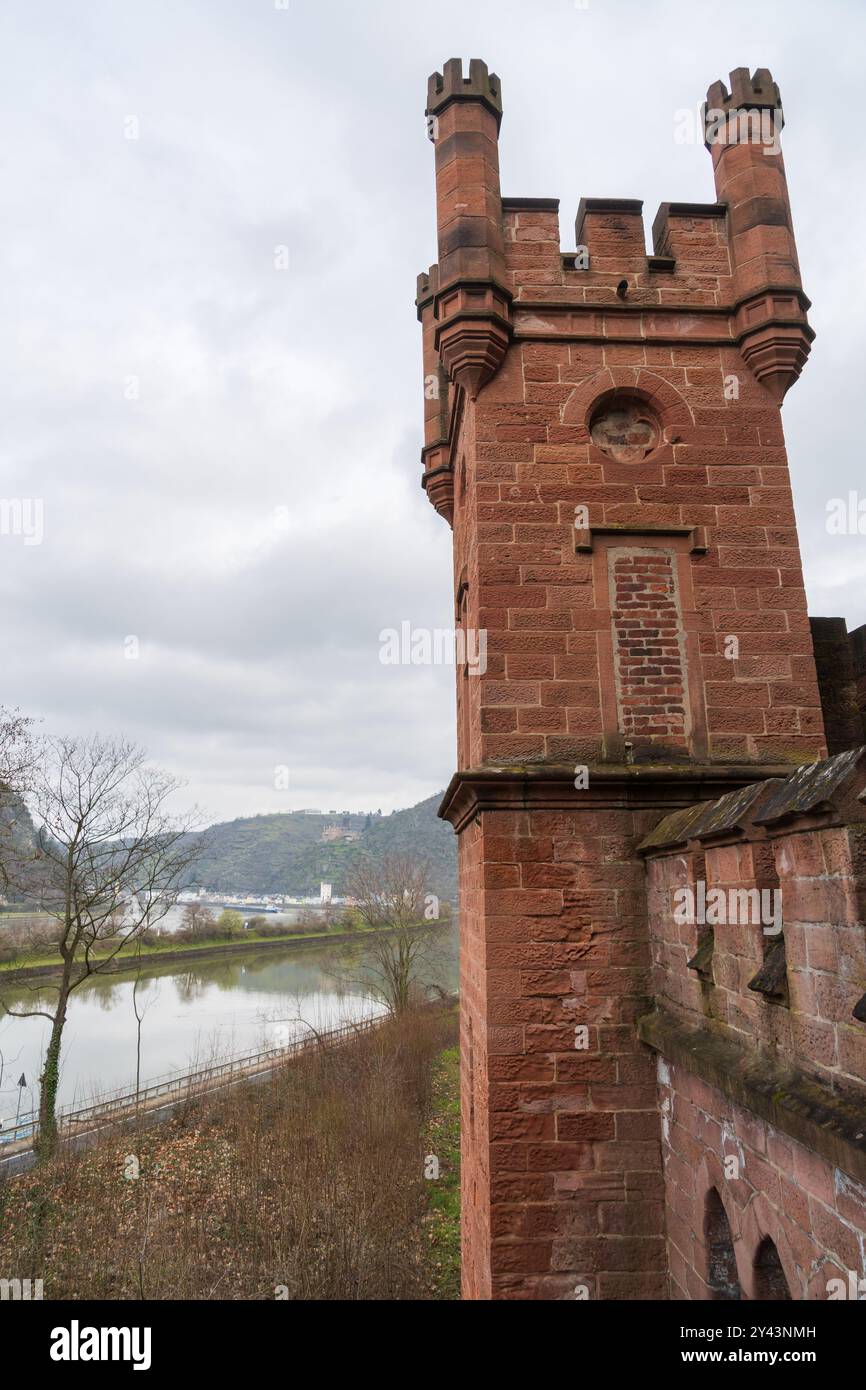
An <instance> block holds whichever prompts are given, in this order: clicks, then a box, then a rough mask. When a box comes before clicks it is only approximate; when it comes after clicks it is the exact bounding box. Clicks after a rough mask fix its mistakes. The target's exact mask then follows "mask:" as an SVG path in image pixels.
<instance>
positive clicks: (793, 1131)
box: [637, 1009, 866, 1183]
mask: <svg viewBox="0 0 866 1390" xmlns="http://www.w3.org/2000/svg"><path fill="white" fill-rule="evenodd" d="M637 1031H638V1037H639V1038H640V1039H641V1041H642V1042H644V1043H646V1044H647V1046H648V1047H651V1048H652V1049H653V1050H654V1051H655V1052H658V1053H659V1054H660V1055H661V1056H662V1057H664V1058H665V1059H666V1060H667V1061H669V1062H674V1063H675V1064H676V1065H678V1066H681V1067H684V1068H685V1069H686V1071H689V1072H691V1074H692V1075H693V1076H697V1077H699V1078H700V1079H701V1081H705V1082H707V1084H708V1085H710V1086H713V1087H714V1088H715V1089H716V1090H717V1091H720V1092H721V1093H722V1095H723V1096H725V1097H726V1098H727V1099H728V1100H730V1101H734V1102H735V1103H736V1104H737V1105H741V1106H743V1108H744V1109H746V1110H751V1111H752V1113H753V1114H755V1115H757V1116H758V1117H759V1118H760V1119H762V1120H766V1122H767V1123H768V1124H771V1125H773V1126H774V1127H775V1128H776V1129H778V1130H780V1131H781V1133H782V1134H787V1135H788V1136H789V1138H791V1139H795V1140H796V1141H797V1143H798V1144H803V1145H804V1146H805V1147H806V1148H808V1149H811V1150H813V1151H814V1152H815V1153H817V1154H820V1155H821V1157H822V1158H825V1159H826V1160H827V1161H828V1163H832V1164H833V1166H834V1167H837V1168H841V1169H842V1171H843V1172H845V1173H847V1174H848V1175H849V1176H850V1177H852V1178H856V1179H857V1181H858V1182H863V1183H866V1097H864V1098H863V1100H856V1099H852V1098H850V1097H846V1096H842V1095H840V1094H838V1093H837V1092H834V1091H830V1090H828V1088H827V1087H826V1086H823V1085H822V1084H821V1083H820V1082H818V1081H814V1080H812V1079H811V1078H810V1077H808V1076H806V1075H805V1074H804V1073H803V1072H800V1071H797V1070H795V1069H794V1068H792V1067H786V1066H782V1065H780V1063H779V1062H777V1061H775V1060H774V1059H773V1058H771V1057H768V1056H767V1055H766V1054H763V1053H759V1052H757V1050H756V1049H753V1048H747V1047H745V1046H744V1045H743V1044H742V1043H739V1042H737V1041H735V1040H734V1039H733V1038H731V1037H729V1036H727V1035H725V1034H723V1033H721V1032H719V1031H717V1030H716V1029H712V1028H709V1027H705V1028H694V1027H690V1026H689V1025H687V1024H685V1023H682V1022H681V1021H680V1020H679V1019H677V1018H675V1017H674V1016H673V1015H672V1014H669V1013H667V1011H665V1010H663V1009H659V1010H656V1012H655V1013H651V1014H645V1015H644V1017H643V1018H641V1019H639V1020H638V1024H637Z"/></svg>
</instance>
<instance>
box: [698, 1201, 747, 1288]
mask: <svg viewBox="0 0 866 1390" xmlns="http://www.w3.org/2000/svg"><path fill="white" fill-rule="evenodd" d="M704 1239H705V1241H706V1245H707V1283H708V1284H709V1286H710V1298H711V1299H714V1300H718V1301H720V1300H723V1299H728V1300H731V1301H736V1300H737V1299H740V1298H742V1294H741V1292H740V1281H739V1279H738V1278H737V1261H736V1258H735V1256H734V1242H733V1238H732V1236H731V1226H730V1222H729V1221H728V1216H727V1212H726V1211H725V1208H724V1207H723V1206H722V1199H721V1197H720V1196H719V1194H718V1192H717V1191H716V1189H715V1188H714V1187H711V1188H710V1191H709V1194H708V1196H707V1209H706V1213H705V1215H704Z"/></svg>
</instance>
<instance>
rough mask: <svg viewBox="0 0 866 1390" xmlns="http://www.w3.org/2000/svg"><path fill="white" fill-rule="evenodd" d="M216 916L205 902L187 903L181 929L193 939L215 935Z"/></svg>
mask: <svg viewBox="0 0 866 1390" xmlns="http://www.w3.org/2000/svg"><path fill="white" fill-rule="evenodd" d="M215 926H216V917H215V916H214V914H213V913H212V912H211V910H210V908H209V907H205V905H204V903H187V904H186V906H185V907H184V909H183V916H182V917H181V924H180V929H181V931H182V932H183V933H184V935H186V936H188V937H190V939H191V940H196V939H197V938H206V937H208V936H213V930H214V927H215Z"/></svg>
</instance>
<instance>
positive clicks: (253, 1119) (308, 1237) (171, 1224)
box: [0, 1007, 457, 1301]
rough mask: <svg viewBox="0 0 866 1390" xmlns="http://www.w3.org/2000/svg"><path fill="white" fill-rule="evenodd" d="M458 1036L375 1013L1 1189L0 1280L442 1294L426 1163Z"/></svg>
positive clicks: (179, 1294)
mask: <svg viewBox="0 0 866 1390" xmlns="http://www.w3.org/2000/svg"><path fill="white" fill-rule="evenodd" d="M456 1036H457V1012H456V1009H454V1008H453V1007H448V1008H445V1009H422V1010H419V1011H417V1012H412V1013H409V1014H406V1015H404V1016H403V1017H401V1018H400V1019H390V1020H387V1021H386V1022H385V1023H383V1024H382V1025H381V1026H380V1027H377V1028H375V1029H371V1030H369V1031H368V1033H367V1034H366V1035H364V1036H362V1037H359V1038H358V1040H357V1042H353V1043H352V1044H351V1045H349V1046H341V1047H339V1048H329V1047H327V1046H324V1047H318V1048H314V1049H312V1050H311V1051H310V1052H309V1054H304V1055H303V1056H302V1057H300V1058H298V1059H296V1060H295V1061H293V1062H291V1063H290V1064H287V1065H286V1066H283V1067H281V1068H279V1069H278V1070H277V1071H276V1072H275V1073H274V1074H273V1076H272V1077H270V1078H269V1079H268V1080H267V1081H265V1082H262V1083H260V1084H259V1085H252V1084H243V1085H239V1086H237V1087H236V1088H234V1089H233V1090H232V1091H231V1092H230V1093H225V1094H222V1095H220V1096H215V1097H211V1098H208V1099H206V1100H204V1101H198V1102H193V1103H192V1104H190V1105H188V1106H185V1107H183V1109H182V1110H181V1111H179V1112H178V1113H176V1114H175V1115H174V1116H173V1117H172V1118H171V1119H170V1120H169V1121H167V1122H166V1123H164V1124H162V1125H159V1126H155V1127H154V1128H152V1129H146V1130H142V1129H132V1128H130V1129H127V1130H126V1131H124V1132H123V1133H122V1134H119V1135H112V1136H107V1137H106V1138H105V1139H104V1140H103V1141H100V1142H99V1143H98V1144H97V1145H95V1146H94V1148H93V1149H90V1150H87V1151H86V1152H83V1153H75V1152H64V1153H61V1154H60V1155H59V1156H58V1157H57V1158H56V1159H55V1160H54V1161H53V1162H52V1163H50V1164H47V1165H45V1166H44V1167H42V1168H39V1169H36V1170H34V1171H32V1172H30V1173H27V1174H24V1175H22V1176H20V1177H16V1178H12V1179H9V1180H8V1181H7V1182H5V1183H3V1184H0V1268H2V1269H4V1270H5V1269H11V1270H15V1271H21V1277H22V1278H23V1277H28V1275H30V1274H32V1273H33V1271H36V1274H35V1275H33V1277H37V1276H38V1277H39V1278H41V1279H42V1280H43V1284H44V1297H45V1298H46V1299H108V1300H125V1299H133V1300H134V1299H171V1300H178V1299H180V1300H184V1299H245V1300H249V1299H252V1300H274V1299H277V1300H286V1299H288V1300H296V1299H314V1300H353V1301H354V1300H418V1299H422V1300H426V1299H431V1298H440V1297H445V1296H447V1297H453V1296H454V1295H453V1292H452V1293H451V1294H443V1293H442V1292H439V1291H438V1287H437V1286H436V1285H435V1280H433V1281H431V1265H430V1253H431V1240H430V1234H429V1232H430V1214H431V1207H430V1202H431V1184H430V1181H429V1180H428V1179H426V1178H425V1173H424V1155H425V1154H426V1153H429V1152H430V1149H429V1148H428V1147H427V1146H428V1144H429V1143H430V1142H431V1139H430V1136H431V1134H438V1135H439V1141H437V1142H439V1147H440V1148H442V1151H443V1155H444V1154H445V1152H446V1145H445V1142H444V1135H443V1134H442V1131H441V1130H440V1129H439V1128H438V1125H437V1119H436V1116H437V1113H438V1111H439V1110H440V1108H444V1109H445V1110H446V1111H448V1112H449V1113H450V1114H451V1117H452V1121H453V1113H454V1112H453V1105H454V1103H455V1097H454V1095H453V1078H454V1076H455V1075H456V1073H455V1070H454V1066H453V1064H452V1065H451V1067H450V1076H451V1081H450V1083H449V1086H450V1088H451V1093H450V1094H449V1096H448V1097H447V1098H444V1097H445V1092H443V1090H442V1086H443V1085H444V1084H445V1083H444V1081H443V1079H442V1077H441V1075H440V1067H441V1065H442V1058H443V1056H445V1055H448V1054H451V1053H453V1052H454V1049H455V1045H456ZM437 1078H438V1079H437ZM446 1090H448V1087H447V1086H446ZM449 1142H450V1141H449ZM452 1166H453V1165H451V1164H449V1171H450V1169H451V1167H452ZM441 1172H442V1169H441V1168H440V1174H441ZM451 1180H453V1179H449V1181H451ZM434 1185H435V1184H434ZM442 1190H443V1192H444V1190H445V1189H444V1188H443V1189H442ZM450 1287H451V1288H452V1289H453V1277H452V1278H451V1281H450Z"/></svg>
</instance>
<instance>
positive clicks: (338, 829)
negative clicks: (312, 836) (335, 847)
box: [322, 825, 361, 844]
mask: <svg viewBox="0 0 866 1390" xmlns="http://www.w3.org/2000/svg"><path fill="white" fill-rule="evenodd" d="M360 838H361V832H360V830H350V829H349V827H348V826H345V825H326V826H325V828H324V830H323V831H322V839H323V840H324V841H325V843H326V844H331V843H333V841H334V840H349V841H351V840H360Z"/></svg>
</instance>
